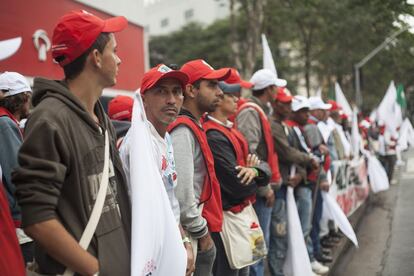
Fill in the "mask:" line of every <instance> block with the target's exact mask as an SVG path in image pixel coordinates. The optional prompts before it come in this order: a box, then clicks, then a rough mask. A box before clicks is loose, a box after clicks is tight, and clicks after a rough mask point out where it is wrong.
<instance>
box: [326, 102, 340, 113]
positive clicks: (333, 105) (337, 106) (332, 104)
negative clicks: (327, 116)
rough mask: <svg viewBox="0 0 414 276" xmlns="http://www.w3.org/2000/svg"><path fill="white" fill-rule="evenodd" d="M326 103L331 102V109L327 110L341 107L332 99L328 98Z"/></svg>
mask: <svg viewBox="0 0 414 276" xmlns="http://www.w3.org/2000/svg"><path fill="white" fill-rule="evenodd" d="M328 104H331V109H329V111H339V110H341V109H342V107H341V106H340V105H339V104H338V103H337V102H336V101H334V100H328Z"/></svg>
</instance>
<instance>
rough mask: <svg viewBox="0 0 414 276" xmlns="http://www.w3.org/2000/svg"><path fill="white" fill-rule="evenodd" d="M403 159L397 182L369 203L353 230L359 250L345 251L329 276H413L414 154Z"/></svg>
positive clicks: (397, 174)
mask: <svg viewBox="0 0 414 276" xmlns="http://www.w3.org/2000/svg"><path fill="white" fill-rule="evenodd" d="M405 158H406V166H404V167H400V168H399V172H398V171H397V173H396V178H397V180H398V183H397V184H396V185H391V187H390V189H389V190H388V191H384V192H381V193H378V194H376V195H373V196H372V198H371V200H370V202H369V203H368V204H369V205H368V206H367V208H366V211H365V214H364V215H363V217H362V219H361V221H360V223H359V226H358V228H357V229H356V233H357V237H358V241H359V245H360V247H359V249H356V248H355V247H351V248H350V249H348V250H347V252H345V253H344V254H343V255H342V256H341V257H340V259H339V262H338V263H337V264H336V265H335V267H334V269H333V270H332V271H331V273H330V274H329V275H334V276H345V275H353V276H371V275H372V276H410V275H414V201H413V199H414V151H410V152H408V153H406V154H405Z"/></svg>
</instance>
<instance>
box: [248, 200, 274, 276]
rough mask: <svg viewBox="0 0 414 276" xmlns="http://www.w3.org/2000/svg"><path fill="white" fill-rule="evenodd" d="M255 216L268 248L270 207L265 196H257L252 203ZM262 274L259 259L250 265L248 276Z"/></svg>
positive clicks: (262, 263) (262, 264)
mask: <svg viewBox="0 0 414 276" xmlns="http://www.w3.org/2000/svg"><path fill="white" fill-rule="evenodd" d="M253 207H254V209H255V211H256V214H257V217H258V218H259V223H260V226H261V227H262V230H263V235H264V237H265V241H266V246H267V248H269V231H270V216H271V214H272V208H271V207H266V198H264V197H259V196H258V197H257V198H256V203H255V204H254V205H253ZM263 275H264V261H263V260H261V261H259V262H257V263H255V264H254V265H251V266H250V276H263Z"/></svg>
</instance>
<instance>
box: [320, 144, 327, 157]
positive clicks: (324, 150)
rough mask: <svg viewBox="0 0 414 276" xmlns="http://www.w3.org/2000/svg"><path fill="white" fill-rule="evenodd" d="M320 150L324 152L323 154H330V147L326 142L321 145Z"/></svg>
mask: <svg viewBox="0 0 414 276" xmlns="http://www.w3.org/2000/svg"><path fill="white" fill-rule="evenodd" d="M319 151H320V152H321V153H322V154H323V155H327V154H329V149H328V147H327V146H326V145H324V144H320V145H319Z"/></svg>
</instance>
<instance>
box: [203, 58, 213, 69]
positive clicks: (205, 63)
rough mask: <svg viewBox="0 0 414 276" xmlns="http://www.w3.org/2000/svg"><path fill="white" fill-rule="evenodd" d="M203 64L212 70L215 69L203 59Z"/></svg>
mask: <svg viewBox="0 0 414 276" xmlns="http://www.w3.org/2000/svg"><path fill="white" fill-rule="evenodd" d="M201 62H202V63H204V65H207V66H208V67H210V69H211V70H214V68H213V67H212V66H211V65H210V64H208V63H207V62H206V61H205V60H204V59H202V60H201Z"/></svg>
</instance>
